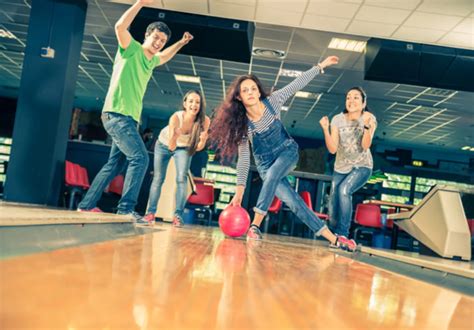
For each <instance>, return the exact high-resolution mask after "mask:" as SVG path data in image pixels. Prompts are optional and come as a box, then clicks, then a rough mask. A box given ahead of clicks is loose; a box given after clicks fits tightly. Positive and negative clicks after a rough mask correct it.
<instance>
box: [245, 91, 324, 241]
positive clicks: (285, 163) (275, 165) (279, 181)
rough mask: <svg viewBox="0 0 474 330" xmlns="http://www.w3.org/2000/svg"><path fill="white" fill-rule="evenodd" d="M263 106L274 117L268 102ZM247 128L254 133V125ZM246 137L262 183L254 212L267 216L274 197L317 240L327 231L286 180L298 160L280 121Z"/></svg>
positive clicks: (251, 124)
mask: <svg viewBox="0 0 474 330" xmlns="http://www.w3.org/2000/svg"><path fill="white" fill-rule="evenodd" d="M263 103H264V104H265V106H266V107H267V109H268V110H269V111H270V113H271V114H272V115H273V116H276V113H275V109H273V107H272V105H271V104H270V102H268V100H267V99H264V100H263ZM248 125H249V127H250V129H252V130H254V129H255V124H254V123H253V122H252V121H251V120H249V121H248ZM249 137H250V142H251V144H252V150H253V156H254V158H255V163H256V165H257V170H258V173H259V174H260V177H261V178H262V180H263V185H262V190H261V191H260V194H259V195H258V200H257V205H256V206H255V208H254V211H255V212H256V213H259V214H262V215H266V214H267V211H268V208H269V207H270V204H271V203H272V201H273V198H274V196H275V195H276V196H277V197H278V198H279V199H281V201H282V202H283V203H285V204H286V205H287V206H288V207H289V208H290V209H291V211H292V212H293V213H295V214H296V216H297V217H298V218H299V219H300V220H301V221H303V222H304V223H305V224H306V225H307V226H308V227H309V228H310V229H311V230H313V231H314V232H315V233H316V235H318V236H319V235H320V234H321V232H322V231H323V230H324V229H325V228H327V227H326V225H325V224H324V222H323V221H322V220H321V219H319V218H318V217H317V216H316V214H314V212H313V211H312V210H310V209H309V208H308V207H307V206H306V204H305V203H304V201H303V199H302V198H301V197H300V196H299V195H298V193H297V192H296V191H295V190H294V189H293V188H292V187H291V186H290V183H289V182H288V179H287V178H286V176H287V175H288V173H289V172H290V171H291V170H293V169H294V168H295V167H296V164H297V163H298V158H299V156H298V145H297V144H296V142H295V140H293V139H292V138H291V137H290V135H289V134H288V132H287V131H286V129H285V127H283V124H282V122H281V120H279V119H277V118H276V117H275V121H274V122H273V123H272V125H271V126H270V127H269V128H268V129H267V130H266V131H264V132H262V133H255V134H253V136H251V135H250V136H249Z"/></svg>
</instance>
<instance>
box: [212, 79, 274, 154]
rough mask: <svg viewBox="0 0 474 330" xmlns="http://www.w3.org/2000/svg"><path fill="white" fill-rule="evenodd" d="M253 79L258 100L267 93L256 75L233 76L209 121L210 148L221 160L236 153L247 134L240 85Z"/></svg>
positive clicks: (245, 112) (245, 113)
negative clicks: (257, 91) (210, 121)
mask: <svg viewBox="0 0 474 330" xmlns="http://www.w3.org/2000/svg"><path fill="white" fill-rule="evenodd" d="M249 79H250V80H253V81H254V82H255V84H256V85H257V88H258V90H259V92H260V100H262V99H264V98H266V97H267V96H268V93H267V92H266V91H265V89H264V88H263V85H262V83H261V81H260V80H259V79H258V77H257V76H255V75H253V74H250V75H244V76H239V77H237V78H235V80H234V81H233V82H232V84H231V85H230V86H229V88H228V89H227V93H226V97H225V100H224V101H223V102H222V103H221V104H220V105H219V106H218V107H217V109H216V111H215V113H214V118H213V120H212V123H211V129H210V133H209V140H210V141H212V148H213V149H215V150H216V153H217V154H218V155H219V156H220V157H221V160H223V161H225V160H230V159H232V157H233V156H235V154H236V153H237V148H238V145H239V144H240V142H242V139H243V138H244V136H246V135H247V121H248V119H247V111H246V110H245V107H244V105H243V104H242V101H241V100H239V98H240V85H241V84H242V82H243V81H245V80H249Z"/></svg>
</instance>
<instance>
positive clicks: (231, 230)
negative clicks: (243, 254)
mask: <svg viewBox="0 0 474 330" xmlns="http://www.w3.org/2000/svg"><path fill="white" fill-rule="evenodd" d="M249 226H250V216H249V214H248V213H247V211H246V210H245V209H244V208H243V207H240V206H227V207H226V208H225V209H224V210H223V211H222V213H221V214H220V216H219V227H220V228H221V230H222V232H223V233H224V234H226V235H227V236H230V237H239V236H242V235H243V234H245V233H246V232H247V229H248V228H249Z"/></svg>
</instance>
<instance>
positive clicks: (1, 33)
mask: <svg viewBox="0 0 474 330" xmlns="http://www.w3.org/2000/svg"><path fill="white" fill-rule="evenodd" d="M0 38H8V39H16V36H15V35H14V34H13V33H11V32H10V31H8V30H7V29H0Z"/></svg>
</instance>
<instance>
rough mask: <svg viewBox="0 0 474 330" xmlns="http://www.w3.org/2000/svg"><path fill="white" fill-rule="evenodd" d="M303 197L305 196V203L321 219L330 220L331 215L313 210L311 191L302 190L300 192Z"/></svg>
mask: <svg viewBox="0 0 474 330" xmlns="http://www.w3.org/2000/svg"><path fill="white" fill-rule="evenodd" d="M300 196H301V198H303V201H304V203H305V204H306V205H307V206H308V207H309V208H310V209H311V210H312V211H313V212H314V213H315V214H316V215H317V216H318V218H319V219H321V220H325V221H327V220H329V215H327V214H325V213H319V212H316V211H314V210H313V202H312V201H311V194H310V193H309V191H302V192H300Z"/></svg>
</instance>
